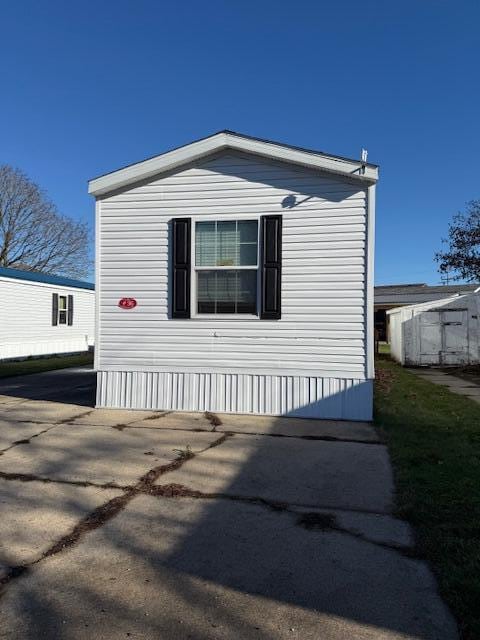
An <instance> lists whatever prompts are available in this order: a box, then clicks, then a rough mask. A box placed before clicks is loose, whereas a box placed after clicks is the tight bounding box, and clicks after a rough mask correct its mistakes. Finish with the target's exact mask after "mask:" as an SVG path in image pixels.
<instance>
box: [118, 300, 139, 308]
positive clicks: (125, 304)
mask: <svg viewBox="0 0 480 640" xmlns="http://www.w3.org/2000/svg"><path fill="white" fill-rule="evenodd" d="M118 306H119V307H120V309H135V307H136V306H137V301H136V300H135V298H121V299H120V300H119V301H118Z"/></svg>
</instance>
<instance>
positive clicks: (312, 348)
mask: <svg viewBox="0 0 480 640" xmlns="http://www.w3.org/2000/svg"><path fill="white" fill-rule="evenodd" d="M377 178H378V169H377V167H376V166H375V165H371V164H366V163H363V164H362V162H361V161H357V160H348V159H345V158H340V157H336V156H330V155H327V154H324V153H320V152H313V151H308V150H305V149H299V148H295V147H290V146H288V145H282V144H278V143H273V142H268V141H265V140H259V139H256V138H251V137H247V136H243V135H240V134H236V133H232V132H228V131H224V132H220V133H218V134H215V135H213V136H210V137H208V138H205V139H203V140H199V141H197V142H193V143H191V144H189V145H186V146H185V147H181V148H179V149H175V150H173V151H170V152H168V153H165V154H163V155H160V156H156V157H154V158H151V159H149V160H146V161H144V162H140V163H138V164H134V165H131V166H128V167H126V168H124V169H120V170H119V171H115V172H113V173H110V174H107V175H104V176H102V177H99V178H96V179H94V180H92V181H91V182H90V184H89V192H90V193H91V194H93V195H94V196H95V198H96V220H97V233H96V238H97V254H96V267H97V268H96V273H97V281H96V292H97V314H98V315H97V336H96V362H95V366H96V369H97V371H98V378H97V406H99V407H117V408H120V407H124V408H139V409H164V410H186V411H205V410H209V411H218V412H236V413H256V414H270V415H295V416H302V417H315V418H335V419H357V420H369V419H371V417H372V381H373V377H374V367H373V239H374V209H375V183H376V181H377Z"/></svg>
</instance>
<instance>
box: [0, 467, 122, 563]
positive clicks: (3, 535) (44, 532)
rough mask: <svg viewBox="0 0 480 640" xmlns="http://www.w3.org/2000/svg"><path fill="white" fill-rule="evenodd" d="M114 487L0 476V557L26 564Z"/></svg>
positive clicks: (111, 494)
mask: <svg viewBox="0 0 480 640" xmlns="http://www.w3.org/2000/svg"><path fill="white" fill-rule="evenodd" d="M119 494H120V492H119V491H118V490H117V491H115V490H112V489H110V490H104V489H96V488H92V487H86V488H84V487H72V486H61V485H58V484H48V485H45V484H44V483H39V482H29V483H25V482H20V481H7V480H4V479H0V510H1V512H2V517H1V518H0V557H1V558H2V562H3V563H4V564H6V565H10V566H16V565H19V564H25V563H26V564H30V563H31V562H34V561H35V560H36V559H37V558H39V557H40V556H41V555H42V553H44V552H45V551H47V549H48V548H49V547H50V546H51V545H52V544H53V543H54V542H55V541H56V540H57V539H58V537H59V535H61V534H62V532H64V533H67V532H68V531H69V530H70V529H71V528H72V527H73V526H74V525H75V523H76V522H77V521H78V520H79V519H80V518H82V517H84V516H85V515H87V514H88V513H90V511H92V510H93V509H94V508H95V507H97V506H99V505H100V504H102V503H103V502H105V500H107V499H110V498H113V497H114V496H116V495H119Z"/></svg>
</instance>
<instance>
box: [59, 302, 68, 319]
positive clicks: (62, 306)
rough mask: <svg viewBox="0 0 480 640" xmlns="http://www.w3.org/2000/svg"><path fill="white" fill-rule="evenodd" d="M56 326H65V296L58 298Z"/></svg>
mask: <svg viewBox="0 0 480 640" xmlns="http://www.w3.org/2000/svg"><path fill="white" fill-rule="evenodd" d="M58 324H67V296H58Z"/></svg>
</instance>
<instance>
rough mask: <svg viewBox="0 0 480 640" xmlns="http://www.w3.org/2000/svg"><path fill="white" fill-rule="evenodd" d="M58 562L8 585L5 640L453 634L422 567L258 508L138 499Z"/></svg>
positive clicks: (308, 638)
mask: <svg viewBox="0 0 480 640" xmlns="http://www.w3.org/2000/svg"><path fill="white" fill-rule="evenodd" d="M66 555H68V562H67V561H66V560H65V558H64V556H63V554H59V555H56V556H54V557H52V558H48V559H46V560H45V561H44V562H42V563H41V564H39V565H38V567H36V568H35V570H34V571H32V572H31V573H30V574H29V575H27V576H25V577H22V578H21V579H18V580H16V581H15V582H14V583H12V584H11V585H10V586H9V589H8V590H7V591H6V593H5V595H4V597H3V600H2V603H1V604H2V605H3V610H4V617H3V621H4V625H5V626H6V628H8V629H11V630H12V631H11V634H10V636H9V637H10V638H12V639H16V638H22V639H23V638H33V637H62V638H65V637H68V638H75V639H77V638H78V639H87V638H91V637H92V634H94V636H95V637H100V638H102V639H104V640H114V639H115V640H116V639H117V638H120V637H126V636H128V635H130V636H132V637H138V638H152V639H153V638H158V637H162V638H167V639H172V640H173V639H174V638H175V639H176V638H180V639H184V638H185V639H186V638H218V639H220V638H222V639H224V638H225V639H232V640H233V639H235V640H237V639H239V638H240V639H245V640H250V638H261V639H264V640H267V638H268V639H270V638H278V639H287V638H289V639H290V638H292V637H293V638H302V640H303V639H306V640H317V639H318V638H319V637H321V638H322V639H323V638H327V639H331V640H333V639H338V638H342V639H345V640H346V639H347V638H348V639H350V638H363V639H365V640H367V638H368V639H369V640H372V639H378V638H382V639H389V640H392V639H396V640H397V639H398V640H400V638H402V639H403V640H404V639H405V638H424V639H425V640H427V639H428V640H429V639H431V640H433V639H435V640H444V639H445V640H447V639H449V638H452V637H455V626H454V623H453V622H452V620H451V618H450V617H449V615H448V613H447V612H446V611H445V610H444V608H443V607H442V606H441V605H440V606H439V601H438V597H437V596H436V594H435V586H434V583H433V579H432V577H431V575H430V574H429V572H428V570H427V569H426V567H425V566H424V565H423V563H421V562H419V561H417V560H412V559H406V558H404V557H402V556H400V555H399V554H397V553H396V552H395V551H391V550H388V549H381V548H378V547H375V546H374V545H368V544H365V543H364V542H362V541H360V540H357V539H356V538H354V537H351V536H348V535H345V534H343V533H339V532H328V533H325V532H318V531H307V530H305V529H304V528H302V527H299V526H297V525H296V523H295V517H294V516H292V514H290V513H286V512H283V513H274V512H271V511H266V510H265V509H262V508H260V507H258V506H256V505H248V504H240V505H239V504H235V503H234V502H231V501H226V502H225V501H223V502H222V501H214V502H213V503H211V502H205V501H200V500H191V499H184V500H179V501H176V500H158V499H156V498H151V497H146V496H143V497H138V498H136V499H135V500H134V501H132V502H131V503H130V504H129V505H128V506H127V507H126V509H125V510H124V511H123V512H121V513H120V514H119V515H118V516H117V517H116V518H115V519H112V520H109V521H108V522H107V523H106V525H105V526H104V527H102V528H99V529H97V530H96V531H94V532H92V533H91V534H90V535H89V536H87V537H86V538H85V539H84V540H83V541H82V544H79V545H78V546H76V547H74V548H72V549H71V550H70V551H68V554H66ZM20 612H21V615H19V614H20ZM52 612H55V616H53V617H52ZM2 613H3V611H2ZM63 621H65V623H64V622H63ZM35 634H37V635H35Z"/></svg>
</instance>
